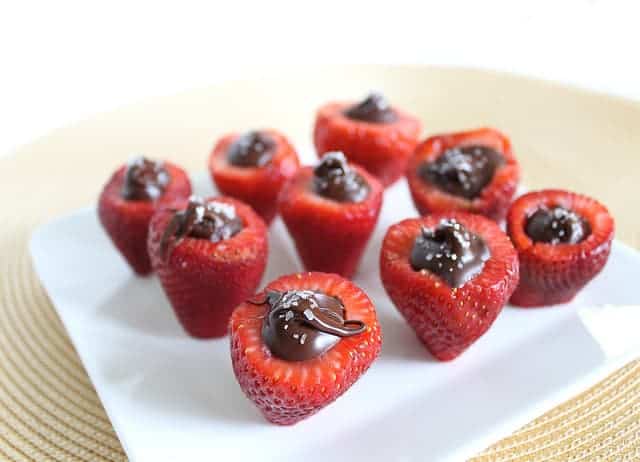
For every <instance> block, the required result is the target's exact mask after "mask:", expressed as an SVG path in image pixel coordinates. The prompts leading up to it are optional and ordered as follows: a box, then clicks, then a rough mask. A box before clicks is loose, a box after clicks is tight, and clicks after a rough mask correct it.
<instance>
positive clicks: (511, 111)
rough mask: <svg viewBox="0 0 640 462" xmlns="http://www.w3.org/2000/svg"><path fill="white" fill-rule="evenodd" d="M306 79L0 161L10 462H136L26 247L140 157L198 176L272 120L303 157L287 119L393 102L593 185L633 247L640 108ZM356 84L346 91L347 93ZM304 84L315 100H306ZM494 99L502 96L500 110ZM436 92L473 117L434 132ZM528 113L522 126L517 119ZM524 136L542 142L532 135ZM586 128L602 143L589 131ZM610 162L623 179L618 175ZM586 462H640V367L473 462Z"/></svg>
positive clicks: (377, 72)
mask: <svg viewBox="0 0 640 462" xmlns="http://www.w3.org/2000/svg"><path fill="white" fill-rule="evenodd" d="M305 72H307V74H305V75H297V76H296V77H295V78H291V80H288V81H280V82H279V83H275V82H272V83H270V84H269V87H268V91H267V90H266V89H265V88H266V87H265V85H266V84H264V83H261V84H246V83H245V84H227V85H224V86H220V87H216V88H213V89H203V90H198V91H194V92H190V93H186V94H182V95H178V96H175V97H171V98H164V99H162V100H161V101H160V102H158V103H154V104H151V103H144V104H138V105H134V106H131V107H129V108H126V109H122V110H119V111H115V112H113V113H110V114H104V115H101V116H97V117H95V118H94V119H91V120H90V121H87V122H83V123H81V124H78V125H77V126H72V127H68V128H66V129H63V130H59V131H57V132H55V133H53V134H52V135H50V136H48V137H46V138H43V139H41V140H39V141H37V142H35V143H33V144H31V145H29V146H27V147H25V148H23V149H21V150H20V152H19V153H17V154H16V155H15V156H13V157H11V158H7V159H0V206H1V207H0V217H1V218H0V225H1V226H0V457H1V458H2V459H6V460H15V461H32V460H36V461H45V460H61V461H85V460H92V461H94V460H96V461H121V460H126V456H125V454H124V452H123V449H122V447H121V445H120V443H119V441H118V438H117V436H116V435H115V433H114V431H113V429H112V426H111V424H110V422H109V419H108V417H107V416H106V414H105V411H104V409H103V408H102V405H101V403H100V400H99V399H98V397H97V395H96V393H95V391H94V389H93V386H92V384H91V382H90V380H89V378H88V377H87V375H86V373H85V371H84V369H83V367H82V364H81V362H80V360H79V358H78V356H77V354H76V352H75V350H74V348H73V346H72V344H71V343H70V340H69V338H68V336H67V334H66V332H65V329H64V327H63V326H62V324H61V323H60V320H59V319H58V317H57V314H56V313H55V311H54V308H53V307H52V305H51V303H50V301H49V300H48V298H47V295H46V293H45V292H44V290H43V288H42V286H41V285H40V283H39V282H38V280H37V277H36V275H35V274H34V271H33V268H32V265H31V260H30V257H29V255H28V240H29V237H30V235H31V232H32V231H33V229H34V228H35V227H36V226H37V225H38V224H40V223H43V222H44V221H46V220H48V219H50V218H52V217H54V216H56V215H58V214H60V213H62V212H64V211H69V210H72V209H74V208H77V207H79V206H83V205H88V204H90V203H92V202H93V201H94V200H95V196H96V194H97V192H98V191H99V189H100V187H101V184H102V182H103V181H104V179H105V178H106V175H107V174H108V172H110V171H111V170H112V169H113V168H114V166H115V165H116V164H118V163H119V162H121V161H122V160H123V159H126V158H127V157H128V156H129V154H130V153H131V152H135V151H142V152H148V153H153V155H154V156H158V157H165V158H170V159H174V160H176V161H178V162H180V163H182V164H183V165H185V166H186V167H187V168H189V169H190V170H191V171H199V170H202V168H203V166H204V158H205V157H206V154H207V151H208V148H209V146H210V144H211V141H212V140H213V139H214V138H215V137H216V136H218V135H219V134H220V133H221V132H222V131H224V130H228V129H233V128H245V127H250V126H263V125H264V123H263V120H275V121H281V123H278V126H279V127H282V128H283V129H284V130H285V131H287V133H293V134H294V135H296V134H297V136H294V139H295V140H296V141H299V142H300V141H305V139H306V137H308V134H307V133H308V126H306V125H302V123H301V122H300V120H299V118H298V117H295V118H292V116H291V115H289V114H300V115H301V116H304V117H306V120H305V122H304V123H305V124H307V125H308V123H309V120H310V119H311V111H310V109H309V108H313V107H316V106H317V104H318V103H319V102H320V101H323V100H325V99H329V98H330V97H331V96H332V95H335V94H336V91H337V90H336V89H337V88H341V89H343V91H344V92H345V93H346V92H349V93H351V94H354V93H356V89H357V90H359V89H361V88H363V87H364V88H370V87H374V88H376V87H377V88H384V89H385V90H386V91H387V92H388V93H391V94H392V95H393V96H394V97H395V98H396V99H397V100H398V101H399V102H400V103H401V104H403V105H405V106H407V107H409V108H412V107H413V108H414V110H415V112H417V113H418V114H420V115H422V116H423V118H424V119H425V120H427V121H428V122H429V126H430V128H432V130H430V131H436V130H439V129H447V128H453V127H456V126H465V125H469V124H470V122H469V121H468V120H475V121H479V122H478V124H479V123H492V124H494V125H498V126H501V127H503V128H505V130H507V131H508V132H509V133H512V134H513V137H514V142H515V146H516V149H518V150H519V151H518V152H520V153H521V154H520V155H521V158H522V162H523V165H524V166H525V171H526V172H529V173H528V175H527V180H526V181H527V183H528V184H530V185H533V186H543V185H554V184H555V185H559V186H565V187H572V188H573V189H577V190H581V186H584V185H587V184H591V183H590V182H594V183H595V181H596V180H598V181H599V187H600V189H599V190H598V191H597V192H598V193H599V194H594V195H596V196H598V197H603V196H604V200H605V202H606V203H607V204H608V205H610V207H611V209H612V210H614V212H617V213H619V212H620V211H624V210H628V211H630V212H633V213H634V214H636V215H635V216H634V217H625V218H624V219H623V220H618V226H619V232H618V235H619V236H620V235H621V236H623V239H625V240H627V242H630V243H631V244H635V245H637V244H638V242H637V236H638V234H637V231H636V230H637V229H638V226H637V225H638V217H637V210H638V207H637V205H638V199H637V196H636V197H633V198H631V199H629V198H628V197H627V195H626V194H623V192H624V191H625V190H627V191H628V189H626V187H625V185H627V186H629V185H631V184H633V183H634V182H635V181H636V180H637V172H640V168H639V167H640V165H639V160H638V156H637V152H638V151H639V150H640V138H639V137H638V135H637V133H640V107H638V106H637V105H634V104H629V103H625V102H623V101H620V100H615V99H611V98H606V97H602V96H594V95H590V94H588V93H582V92H577V91H573V90H566V89H562V88H559V87H555V86H553V85H548V84H544V83H540V82H532V81H529V80H526V79H521V78H514V77H511V76H504V75H499V74H490V73H482V72H476V71H462V70H445V69H425V68H418V69H416V68H413V69H411V68H394V69H390V68H378V67H373V68H372V67H364V68H362V67H358V68H355V67H352V68H329V69H323V70H322V72H318V71H317V70H309V71H305ZM316 75H319V76H321V79H317V78H316ZM372 75H373V76H375V77H372ZM345 76H349V80H348V82H347V83H345V80H344V79H345ZM305 79H306V80H305ZM300 82H305V85H304V86H302V87H301V86H300ZM363 82H366V83H365V84H363ZM418 84H419V85H424V86H426V87H429V86H430V85H431V86H433V87H436V86H437V88H438V92H439V93H437V94H436V93H433V94H428V92H426V93H424V94H423V95H422V99H418V100H416V97H415V95H413V96H412V95H410V94H408V93H407V92H406V88H415V87H416V85H418ZM310 86H313V88H315V89H316V92H315V94H314V96H313V97H311V98H309V97H308V96H309V95H308V94H307V91H306V89H308V88H309V87H310ZM496 88H499V89H500V91H499V97H498V98H497V99H496V95H495V91H496ZM292 92H293V93H296V92H297V93H296V95H297V96H299V97H297V98H296V97H292V98H291V101H292V103H291V104H290V105H289V106H290V107H289V108H288V109H287V111H283V110H282V109H278V108H277V107H276V106H275V105H273V106H269V105H268V104H267V103H268V102H272V101H277V100H278V98H280V97H281V96H282V95H290V94H291V93H292ZM440 92H442V93H445V94H447V95H449V97H448V101H449V102H450V104H453V105H455V106H456V107H458V108H462V110H463V114H462V115H460V114H458V113H455V114H454V113H450V112H447V111H444V112H442V113H441V114H438V115H437V116H435V115H434V113H433V110H432V109H431V108H432V107H433V104H435V103H441V101H440V100H439V99H438V98H439V97H438V96H437V95H439V94H440ZM492 92H493V94H492ZM425 94H426V96H425ZM514 99H515V100H514ZM516 103H517V104H516ZM490 104H494V106H495V107H493V109H492V110H491V113H487V112H486V110H485V109H483V108H486V107H488V106H489V105H490ZM496 104H497V106H496ZM465 105H466V106H465ZM545 105H547V106H546V107H547V108H548V107H549V106H548V105H553V106H554V108H556V110H555V111H554V116H553V117H552V120H547V119H544V117H547V116H548V115H549V114H547V113H545ZM292 106H293V107H292ZM296 106H298V107H296ZM523 106H526V111H525V113H520V112H518V108H520V109H522V107H523ZM575 106H577V107H578V108H579V110H580V111H585V112H584V118H585V120H586V122H584V123H585V124H586V126H582V125H577V126H576V125H575V123H577V122H575V121H573V123H574V125H571V124H572V122H571V121H569V120H568V119H567V120H564V123H565V124H568V125H569V127H568V130H569V131H570V132H571V133H572V136H574V137H575V138H576V142H575V143H574V144H570V145H566V144H563V143H564V141H563V142H559V141H558V140H559V139H560V134H561V133H566V130H567V129H566V128H565V129H564V131H559V132H557V133H556V132H555V131H554V130H555V128H554V127H555V124H556V123H557V122H558V121H557V120H556V119H557V118H558V117H559V115H558V114H560V115H561V114H562V113H563V111H565V110H566V111H567V114H571V113H573V114H575V113H576V109H575ZM220 107H225V108H229V109H227V113H226V117H225V120H224V121H221V120H220V117H219V109H217V108H220ZM243 108H244V109H243ZM246 108H252V110H251V111H247V110H246ZM256 108H257V109H256ZM289 111H290V112H289ZM590 111H593V112H590ZM597 111H600V112H601V113H598V114H596V112H597ZM300 118H302V117H300ZM524 121H526V122H527V124H528V126H529V127H531V130H532V131H533V132H534V133H535V134H536V136H538V138H535V137H531V136H530V135H528V134H527V133H528V132H527V131H525V130H524V129H523V128H522V125H523V123H524ZM273 124H274V125H275V123H273ZM589 127H591V128H594V129H596V128H597V129H598V130H600V131H599V132H597V133H596V132H592V131H589V130H588V128H589ZM634 130H635V131H634ZM573 132H575V134H574V133H573ZM579 136H582V138H580V139H578V137H579ZM612 140H615V141H616V143H615V145H614V144H611V146H612V150H611V151H609V152H607V153H606V156H608V159H609V162H608V163H607V164H606V165H605V164H603V165H602V167H600V166H599V167H598V168H597V169H595V170H594V169H592V168H589V165H590V163H593V162H597V161H598V159H599V158H598V153H600V154H603V153H601V152H600V150H601V148H602V146H607V142H610V141H612ZM593 143H596V144H597V145H598V146H599V147H598V148H596V147H594V146H593ZM545 145H550V146H560V147H561V149H562V150H563V151H562V154H563V155H564V157H563V158H562V159H557V158H554V156H555V155H556V154H558V152H550V151H549V150H548V149H544V148H543V146H545ZM522 151H527V152H522ZM178 153H179V155H178ZM572 156H573V157H572ZM600 158H602V157H600ZM612 159H613V160H612ZM611 162H613V163H614V164H617V165H613V166H612V165H608V164H609V163H611ZM578 164H579V165H578ZM554 165H555V166H556V167H558V166H571V165H578V167H577V168H576V169H574V170H572V172H573V173H575V175H569V176H567V174H566V172H567V170H566V168H563V169H560V168H555V169H554V168H550V166H551V167H553V166H554ZM613 167H615V169H614V168H613ZM634 171H635V172H636V173H633V172H634ZM578 173H580V174H578ZM614 179H615V182H614ZM608 185H610V186H608ZM584 189H585V188H584V187H583V188H582V190H584ZM596 189H597V187H596ZM616 218H617V217H616ZM60 264H61V265H64V262H60ZM577 460H584V461H599V460H607V461H625V460H629V461H631V460H640V361H634V362H632V363H630V364H628V365H626V366H625V367H623V368H622V369H620V370H618V371H617V372H615V373H614V374H613V375H611V376H609V377H607V378H606V379H605V380H603V381H602V382H600V383H599V384H597V385H595V386H594V387H592V388H590V389H589V390H587V391H585V392H584V393H582V394H580V395H579V396H577V397H575V398H573V399H571V400H569V401H568V402H566V403H564V404H562V405H560V406H558V407H557V408H555V409H553V410H551V411H549V412H548V413H546V414H544V415H543V416H541V417H539V418H537V419H536V420H535V421H533V422H531V423H530V424H528V425H526V426H525V427H523V428H522V429H520V430H519V431H518V432H516V433H515V434H514V435H512V436H511V437H509V438H506V439H504V440H502V441H500V442H498V443H497V444H495V445H493V446H492V447H490V448H488V449H487V450H486V451H485V452H484V453H483V454H481V455H479V456H477V457H476V458H474V459H473V461H475V462H487V461H577Z"/></svg>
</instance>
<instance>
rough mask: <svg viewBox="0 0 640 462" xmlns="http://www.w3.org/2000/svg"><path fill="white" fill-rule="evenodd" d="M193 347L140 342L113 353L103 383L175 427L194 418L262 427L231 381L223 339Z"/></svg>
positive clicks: (254, 412) (231, 373)
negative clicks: (119, 389) (117, 388)
mask: <svg viewBox="0 0 640 462" xmlns="http://www.w3.org/2000/svg"><path fill="white" fill-rule="evenodd" d="M194 341H195V340H194ZM195 342H198V341H195ZM198 343H199V345H197V346H196V348H194V345H190V346H189V347H188V348H183V347H179V346H178V345H176V344H175V343H173V347H175V348H172V347H171V346H169V347H165V346H158V347H157V348H154V347H153V346H151V344H149V343H145V344H144V345H137V347H136V348H131V349H130V350H119V353H117V354H116V355H114V356H113V357H112V358H111V361H110V362H109V363H110V367H109V368H108V370H107V373H106V374H107V377H105V378H106V379H107V380H109V381H110V382H115V383H117V384H119V386H120V387H122V388H123V389H124V390H125V392H126V393H127V394H128V395H130V396H131V401H133V402H135V403H138V404H139V405H140V406H143V407H148V408H149V409H150V410H152V411H153V412H154V413H161V414H163V415H164V416H169V415H170V416H173V418H175V419H176V421H177V422H179V421H180V420H182V419H189V420H191V419H194V418H195V419H202V420H206V421H211V420H222V421H225V422H230V423H231V422H232V423H234V424H261V423H264V422H265V420H264V419H263V418H262V416H261V415H260V413H259V411H258V410H257V409H256V408H255V407H254V406H253V405H252V404H251V402H250V401H249V400H248V399H247V398H246V397H245V396H244V394H243V392H242V390H241V389H240V386H239V385H238V383H237V382H236V379H235V376H234V374H233V369H232V367H231V360H230V358H229V346H228V339H227V338H224V339H220V340H215V341H207V342H202V341H200V342H198ZM174 350H179V351H174ZM149 358H155V359H154V360H153V361H150V360H149Z"/></svg>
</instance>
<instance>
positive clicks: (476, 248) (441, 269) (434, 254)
mask: <svg viewBox="0 0 640 462" xmlns="http://www.w3.org/2000/svg"><path fill="white" fill-rule="evenodd" d="M490 256H491V254H490V252H489V248H488V247H487V245H486V244H485V243H484V241H483V240H482V238H481V237H480V236H478V235H476V234H473V233H472V232H470V231H468V230H467V229H466V228H465V227H464V226H463V225H462V224H461V223H458V222H457V221H456V220H442V221H441V222H440V224H439V225H438V227H437V228H435V229H428V228H425V227H423V228H422V230H421V233H420V235H419V236H418V237H417V238H416V240H415V242H414V244H413V249H412V251H411V258H410V263H411V267H412V268H413V269H414V270H415V271H421V270H427V271H429V272H431V273H433V274H435V275H437V276H439V277H440V278H442V279H443V280H444V281H445V282H446V283H447V284H448V285H449V286H450V287H456V288H457V287H460V286H462V285H464V284H465V283H467V282H468V281H470V280H471V279H473V278H474V277H475V276H477V275H478V274H479V273H480V272H481V271H482V268H483V267H484V262H485V261H487V260H488V259H489V257H490Z"/></svg>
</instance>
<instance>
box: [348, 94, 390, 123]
mask: <svg viewBox="0 0 640 462" xmlns="http://www.w3.org/2000/svg"><path fill="white" fill-rule="evenodd" d="M344 115H345V116H347V117H349V118H350V119H353V120H359V121H361V122H371V123H376V124H389V123H393V122H395V121H396V120H398V114H396V112H395V111H394V110H393V108H392V107H391V106H390V105H389V103H388V102H387V100H386V98H385V97H384V96H382V95H381V94H380V93H371V94H370V95H369V96H367V97H366V98H365V99H364V100H363V101H361V102H360V103H358V104H354V105H353V106H350V107H349V108H347V110H345V111H344Z"/></svg>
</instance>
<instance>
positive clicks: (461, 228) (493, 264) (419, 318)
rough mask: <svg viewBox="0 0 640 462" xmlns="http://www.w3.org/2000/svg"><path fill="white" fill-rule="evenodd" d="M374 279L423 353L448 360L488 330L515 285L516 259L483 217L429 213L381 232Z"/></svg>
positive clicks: (503, 238)
mask: <svg viewBox="0 0 640 462" xmlns="http://www.w3.org/2000/svg"><path fill="white" fill-rule="evenodd" d="M380 276H381V278H382V283H383V285H384V288H385V289H386V291H387V294H388V295H389V297H390V298H391V300H392V301H393V303H394V304H395V306H396V307H397V308H398V310H399V311H400V313H401V314H402V315H403V316H404V318H405V319H406V320H407V322H408V323H409V324H410V325H411V327H413V329H414V330H415V332H416V334H417V336H418V338H419V339H420V340H421V341H422V343H423V344H424V345H425V347H426V348H427V349H428V350H429V351H430V352H431V353H432V354H433V355H434V356H435V357H436V358H437V359H439V360H440V361H449V360H452V359H454V358H456V357H457V356H458V355H460V354H461V353H462V352H463V351H465V350H466V349H467V348H468V347H469V346H470V345H471V344H472V343H473V342H475V341H476V340H477V339H478V338H479V337H480V336H482V335H483V334H484V333H485V332H486V331H487V329H489V327H491V324H493V321H494V320H495V319H496V317H497V316H498V314H499V313H500V311H501V310H502V307H503V306H504V304H505V303H506V302H507V300H508V299H509V297H510V296H511V294H512V293H513V291H514V290H515V287H516V285H517V283H518V256H517V253H516V251H515V249H514V248H513V245H512V244H511V242H510V241H509V238H508V237H507V236H506V235H505V233H504V232H503V231H502V230H501V229H500V228H499V226H498V225H497V224H496V223H495V222H493V221H491V220H489V219H487V218H485V217H483V216H480V215H472V214H468V213H464V212H450V213H447V214H433V215H428V216H426V217H422V218H410V219H407V220H404V221H401V222H399V223H397V224H395V225H393V226H391V227H390V228H389V230H388V231H387V234H386V235H385V238H384V241H383V243H382V249H381V252H380Z"/></svg>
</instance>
